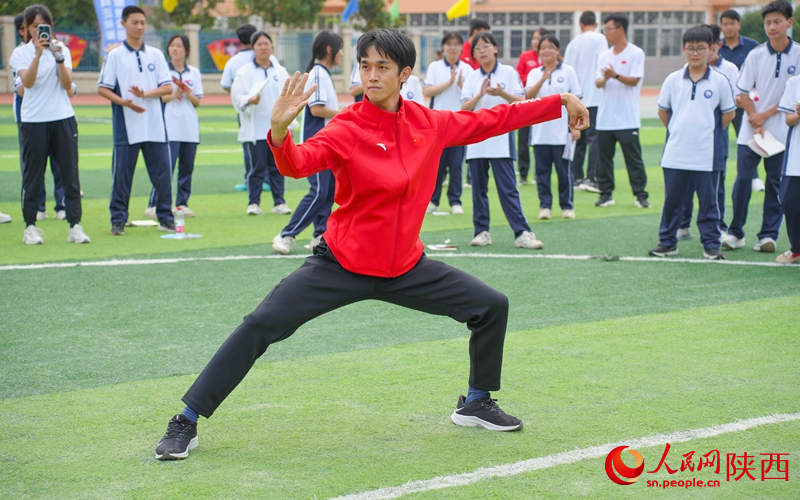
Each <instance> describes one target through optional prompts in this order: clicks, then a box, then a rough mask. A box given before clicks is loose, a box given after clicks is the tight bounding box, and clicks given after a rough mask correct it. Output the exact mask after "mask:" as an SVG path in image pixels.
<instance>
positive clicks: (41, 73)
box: [9, 40, 75, 123]
mask: <svg viewBox="0 0 800 500" xmlns="http://www.w3.org/2000/svg"><path fill="white" fill-rule="evenodd" d="M62 50H63V53H64V64H66V65H68V66H67V67H69V68H71V67H72V56H71V55H70V52H69V49H68V48H67V47H64V48H63V49H62ZM35 56H36V47H35V46H34V45H33V40H31V41H30V42H28V43H26V44H23V45H20V46H19V47H17V48H15V49H14V52H12V53H11V60H10V61H9V66H11V69H12V71H13V73H14V74H17V73H19V72H20V71H27V69H28V68H29V67H30V65H31V63H32V62H33V59H34V57H35ZM20 83H21V82H20ZM73 116H75V111H73V109H72V104H70V102H69V96H68V95H67V91H66V90H64V89H63V88H61V79H60V78H59V77H58V63H56V58H55V56H54V55H53V53H52V52H50V50H47V49H45V50H43V51H42V55H41V57H40V58H39V69H38V71H37V72H36V81H35V82H34V83H33V87H31V88H26V89H25V97H24V98H23V99H22V105H21V108H20V120H21V121H22V123H44V122H54V121H58V120H65V119H67V118H71V117H73Z"/></svg>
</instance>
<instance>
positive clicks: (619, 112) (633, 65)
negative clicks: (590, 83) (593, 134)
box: [595, 43, 644, 130]
mask: <svg viewBox="0 0 800 500" xmlns="http://www.w3.org/2000/svg"><path fill="white" fill-rule="evenodd" d="M609 66H611V67H613V68H614V71H615V72H616V73H617V74H619V75H620V76H631V77H634V78H638V79H639V83H638V84H636V85H635V86H633V87H631V86H630V85H625V84H624V83H622V82H620V81H618V80H616V79H614V78H612V79H610V80H608V81H607V82H606V84H605V86H604V87H603V88H602V89H601V92H600V104H599V105H598V106H597V127H596V128H597V130H629V129H634V128H636V129H638V128H639V127H641V126H642V122H641V120H640V118H639V92H640V91H641V89H642V81H643V80H644V51H643V50H642V49H640V48H639V47H637V46H636V45H634V44H632V43H628V45H627V46H626V47H625V48H624V49H623V50H622V52H620V53H619V54H614V48H613V47H611V48H609V49H607V50H606V51H605V52H603V53H602V54H600V56H599V57H598V58H597V74H596V75H595V80H596V79H598V78H603V70H604V69H605V68H607V67H609Z"/></svg>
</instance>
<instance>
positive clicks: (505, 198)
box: [461, 62, 531, 237]
mask: <svg viewBox="0 0 800 500" xmlns="http://www.w3.org/2000/svg"><path fill="white" fill-rule="evenodd" d="M486 78H489V81H490V86H491V87H501V88H503V89H505V91H506V92H508V93H510V94H511V95H516V96H521V97H524V96H525V91H524V90H523V88H522V80H520V77H519V74H518V73H517V70H516V69H514V68H512V67H511V66H507V65H505V64H501V63H500V62H497V63H495V67H494V68H493V69H492V70H491V71H490V72H488V73H487V72H486V71H484V70H483V67H479V68H478V69H477V70H476V71H474V72H473V73H472V74H470V75H469V76H468V77H467V78H466V79H465V80H464V84H463V86H462V88H461V102H465V101H469V100H470V99H472V98H473V97H475V96H476V95H477V94H479V93H480V91H481V86H482V85H483V82H484V80H485V79H486ZM499 104H508V101H506V100H505V99H503V98H502V97H500V96H492V95H489V94H485V95H484V96H483V97H481V98H480V100H478V103H477V104H476V105H475V108H474V111H477V110H479V109H485V108H492V107H494V106H497V105H499ZM515 143H516V141H515V140H514V133H513V132H509V133H508V134H503V135H499V136H496V137H492V138H490V139H486V140H484V141H481V142H479V143H477V144H470V145H468V146H467V155H466V156H467V164H468V165H469V170H470V176H471V178H472V222H473V224H474V226H475V232H474V234H475V236H477V235H478V234H480V233H482V232H483V231H489V196H488V191H489V167H490V166H491V168H492V173H493V174H494V180H495V184H496V185H497V194H498V195H499V197H500V205H501V206H502V207H503V212H504V213H505V216H506V219H508V223H509V224H510V225H511V229H512V230H513V231H514V236H515V237H519V236H520V235H521V234H522V233H523V232H525V231H530V230H531V228H530V226H529V225H528V220H527V219H526V218H525V214H524V213H523V211H522V203H521V201H520V198H519V191H518V190H517V177H516V173H515V172H514V160H516V158H517V151H516V144H515Z"/></svg>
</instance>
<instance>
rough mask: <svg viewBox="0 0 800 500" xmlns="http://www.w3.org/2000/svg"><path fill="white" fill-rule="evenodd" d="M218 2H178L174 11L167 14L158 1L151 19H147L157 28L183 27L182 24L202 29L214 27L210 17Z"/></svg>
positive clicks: (212, 0) (213, 0) (193, 0)
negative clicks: (198, 26) (194, 25)
mask: <svg viewBox="0 0 800 500" xmlns="http://www.w3.org/2000/svg"><path fill="white" fill-rule="evenodd" d="M219 1H220V0H200V1H197V0H179V1H178V4H177V5H176V6H175V10H173V11H172V12H167V11H165V10H164V7H162V6H161V2H160V1H159V2H158V4H157V5H156V7H155V8H154V9H153V15H152V19H149V21H151V22H152V23H153V25H154V26H156V27H157V28H162V27H165V26H167V25H173V26H183V25H184V24H199V25H200V26H201V27H203V28H211V27H212V26H214V20H215V17H214V16H212V15H211V13H212V11H213V10H214V8H215V7H216V6H217V3H219Z"/></svg>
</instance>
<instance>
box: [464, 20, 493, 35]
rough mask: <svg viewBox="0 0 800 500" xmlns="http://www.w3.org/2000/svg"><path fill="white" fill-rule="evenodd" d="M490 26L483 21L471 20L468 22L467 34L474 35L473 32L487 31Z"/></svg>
mask: <svg viewBox="0 0 800 500" xmlns="http://www.w3.org/2000/svg"><path fill="white" fill-rule="evenodd" d="M490 29H491V26H489V23H487V22H486V20H485V19H473V20H472V21H470V22H469V34H470V35H472V34H473V33H475V30H486V31H489V30H490Z"/></svg>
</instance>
